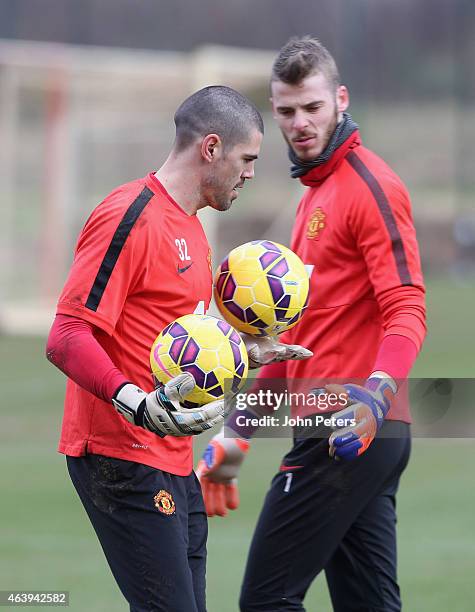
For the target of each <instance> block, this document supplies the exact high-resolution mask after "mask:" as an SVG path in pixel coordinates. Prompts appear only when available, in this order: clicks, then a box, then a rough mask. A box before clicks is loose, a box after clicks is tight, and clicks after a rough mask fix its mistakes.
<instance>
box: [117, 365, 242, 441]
mask: <svg viewBox="0 0 475 612" xmlns="http://www.w3.org/2000/svg"><path fill="white" fill-rule="evenodd" d="M195 384H196V383H195V379H194V378H193V376H192V375H191V374H190V373H188V372H184V373H183V374H179V375H178V376H176V377H175V378H172V379H171V380H169V381H168V382H167V383H166V384H165V385H164V386H161V387H157V388H156V389H155V390H154V391H152V392H151V393H146V392H145V391H143V390H142V389H140V387H137V386H136V385H133V384H132V383H127V384H126V385H124V386H123V387H121V389H119V391H118V393H117V394H116V396H115V397H114V398H113V399H112V404H113V405H114V408H115V409H116V410H117V412H118V413H119V414H121V415H122V416H123V417H125V418H126V419H127V421H129V423H132V424H133V425H138V426H139V427H143V428H144V429H147V430H148V431H151V432H153V433H155V434H157V435H158V436H160V437H161V438H163V437H165V436H166V435H169V436H175V437H182V436H193V435H197V434H200V433H203V431H207V430H208V429H211V428H212V427H213V426H214V425H217V424H218V423H222V422H223V421H224V419H225V418H226V416H227V415H228V414H229V412H230V411H231V410H232V405H231V402H228V404H229V406H226V403H225V401H224V399H221V400H217V401H214V402H210V403H209V404H205V405H204V406H200V407H199V408H185V407H184V406H182V405H181V404H180V402H181V401H183V399H184V398H185V397H186V396H187V395H188V394H189V393H190V392H191V391H192V390H193V388H194V387H195Z"/></svg>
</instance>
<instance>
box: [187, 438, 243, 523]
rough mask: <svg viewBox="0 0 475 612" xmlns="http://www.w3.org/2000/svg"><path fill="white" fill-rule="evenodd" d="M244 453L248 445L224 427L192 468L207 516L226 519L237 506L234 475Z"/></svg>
mask: <svg viewBox="0 0 475 612" xmlns="http://www.w3.org/2000/svg"><path fill="white" fill-rule="evenodd" d="M231 436H234V437H231ZM248 450H249V442H248V441H247V440H244V439H243V438H238V437H236V434H235V433H234V431H233V430H232V429H230V428H229V427H226V426H225V427H223V430H222V431H221V432H220V433H219V434H218V435H216V436H214V438H212V440H211V441H210V443H209V444H208V446H207V448H206V450H205V452H204V454H203V457H202V458H201V459H200V462H199V463H198V466H197V468H196V475H197V476H198V478H199V480H200V482H201V489H202V491H203V499H204V502H205V506H206V512H207V514H208V516H215V515H217V516H226V514H227V511H228V509H229V510H236V508H237V507H238V506H239V490H238V486H237V475H238V472H239V468H240V467H241V463H242V462H243V461H244V457H245V456H246V453H247V451H248Z"/></svg>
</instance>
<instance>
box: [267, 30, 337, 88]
mask: <svg viewBox="0 0 475 612" xmlns="http://www.w3.org/2000/svg"><path fill="white" fill-rule="evenodd" d="M316 73H321V74H323V75H325V77H326V78H327V80H328V83H329V84H330V86H332V87H334V89H335V90H336V89H337V87H338V86H339V85H340V75H339V73H338V68H337V65H336V63H335V60H334V59H333V57H332V55H331V54H330V52H329V51H328V49H326V48H325V47H324V46H323V45H322V43H321V42H320V41H319V40H318V39H317V38H314V37H313V36H308V35H307V36H293V37H292V38H291V39H290V40H289V41H288V42H287V43H286V44H285V45H284V46H283V47H282V49H281V50H280V51H279V55H278V56H277V57H276V59H275V61H274V64H273V66H272V75H271V81H283V82H284V83H288V84H289V85H298V84H299V83H301V82H302V81H303V80H304V79H305V78H307V77H308V76H310V75H312V74H316Z"/></svg>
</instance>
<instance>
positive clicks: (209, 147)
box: [201, 134, 223, 163]
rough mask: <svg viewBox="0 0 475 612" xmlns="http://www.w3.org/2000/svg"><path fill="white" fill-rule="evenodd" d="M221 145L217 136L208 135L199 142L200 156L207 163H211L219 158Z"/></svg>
mask: <svg viewBox="0 0 475 612" xmlns="http://www.w3.org/2000/svg"><path fill="white" fill-rule="evenodd" d="M222 148H223V144H222V141H221V138H220V137H219V136H218V135H217V134H208V135H207V136H205V137H204V138H203V140H202V142H201V155H202V157H203V159H205V160H206V161H207V162H210V163H211V162H213V161H215V160H216V159H217V158H218V157H220V155H221V152H222Z"/></svg>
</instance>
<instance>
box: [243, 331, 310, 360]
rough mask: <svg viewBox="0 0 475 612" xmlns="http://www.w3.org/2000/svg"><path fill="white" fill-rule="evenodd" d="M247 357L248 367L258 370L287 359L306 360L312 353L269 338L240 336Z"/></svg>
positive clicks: (297, 346) (301, 347)
mask: <svg viewBox="0 0 475 612" xmlns="http://www.w3.org/2000/svg"><path fill="white" fill-rule="evenodd" d="M241 336H242V339H243V340H244V344H245V345H246V349H247V354H248V356H249V367H250V368H251V369H253V368H260V367H261V366H264V365H267V364H269V363H276V362H277V361H287V360H288V359H308V358H309V357H311V356H312V355H313V353H312V351H309V350H308V349H306V348H304V347H303V346H299V345H298V344H281V343H280V342H279V341H278V340H277V339H276V338H274V337H271V336H265V337H262V338H261V337H258V336H250V335H249V334H241Z"/></svg>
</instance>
